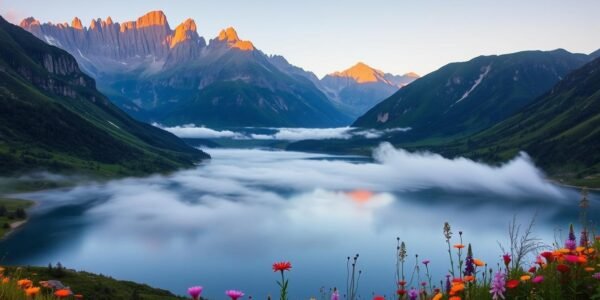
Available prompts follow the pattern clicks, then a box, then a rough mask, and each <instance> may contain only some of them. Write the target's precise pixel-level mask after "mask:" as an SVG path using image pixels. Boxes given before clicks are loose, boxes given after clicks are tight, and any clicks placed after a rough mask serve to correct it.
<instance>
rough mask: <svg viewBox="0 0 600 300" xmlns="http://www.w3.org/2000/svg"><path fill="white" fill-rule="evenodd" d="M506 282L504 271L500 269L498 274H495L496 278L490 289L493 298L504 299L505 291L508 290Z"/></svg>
mask: <svg viewBox="0 0 600 300" xmlns="http://www.w3.org/2000/svg"><path fill="white" fill-rule="evenodd" d="M505 282H506V276H505V275H504V273H503V272H502V271H498V272H497V273H496V275H494V279H493V280H492V288H491V289H490V294H492V299H494V300H498V299H500V298H502V299H504V292H505V291H506V287H504V284H505Z"/></svg>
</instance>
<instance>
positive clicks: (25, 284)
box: [17, 279, 33, 289]
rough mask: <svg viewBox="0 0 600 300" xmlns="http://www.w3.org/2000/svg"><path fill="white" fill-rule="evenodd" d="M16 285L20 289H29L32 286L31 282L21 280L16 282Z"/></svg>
mask: <svg viewBox="0 0 600 300" xmlns="http://www.w3.org/2000/svg"><path fill="white" fill-rule="evenodd" d="M17 285H18V286H19V287H20V288H22V289H26V288H29V287H31V286H32V285H33V282H32V281H31V280H29V279H21V280H19V281H17Z"/></svg>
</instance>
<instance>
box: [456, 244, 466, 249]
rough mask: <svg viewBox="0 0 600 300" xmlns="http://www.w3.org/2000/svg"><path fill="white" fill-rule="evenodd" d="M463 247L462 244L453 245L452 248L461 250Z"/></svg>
mask: <svg viewBox="0 0 600 300" xmlns="http://www.w3.org/2000/svg"><path fill="white" fill-rule="evenodd" d="M464 247H465V245H463V244H456V245H454V248H456V249H462V248H464Z"/></svg>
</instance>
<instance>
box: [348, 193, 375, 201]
mask: <svg viewBox="0 0 600 300" xmlns="http://www.w3.org/2000/svg"><path fill="white" fill-rule="evenodd" d="M348 196H350V198H352V200H354V201H356V202H358V203H365V202H368V201H369V200H371V197H373V192H371V191H368V190H354V191H352V192H349V193H348Z"/></svg>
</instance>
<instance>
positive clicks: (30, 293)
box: [25, 287, 40, 297]
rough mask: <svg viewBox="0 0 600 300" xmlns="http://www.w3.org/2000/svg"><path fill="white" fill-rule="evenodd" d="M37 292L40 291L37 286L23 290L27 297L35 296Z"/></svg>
mask: <svg viewBox="0 0 600 300" xmlns="http://www.w3.org/2000/svg"><path fill="white" fill-rule="evenodd" d="M39 293H40V288H39V287H30V288H27V289H26V290H25V295H27V296H29V297H35V296H36V295H37V294H39Z"/></svg>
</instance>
